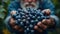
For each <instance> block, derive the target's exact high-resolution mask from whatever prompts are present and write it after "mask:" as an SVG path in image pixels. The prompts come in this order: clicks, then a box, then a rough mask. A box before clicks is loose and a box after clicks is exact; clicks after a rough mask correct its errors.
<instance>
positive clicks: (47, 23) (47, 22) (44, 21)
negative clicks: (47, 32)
mask: <svg viewBox="0 0 60 34" xmlns="http://www.w3.org/2000/svg"><path fill="white" fill-rule="evenodd" d="M42 23H43V24H44V25H49V24H50V23H51V20H50V19H43V20H42Z"/></svg>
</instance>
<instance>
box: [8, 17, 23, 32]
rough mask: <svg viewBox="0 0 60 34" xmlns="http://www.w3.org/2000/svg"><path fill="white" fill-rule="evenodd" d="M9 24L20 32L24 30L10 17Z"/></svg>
mask: <svg viewBox="0 0 60 34" xmlns="http://www.w3.org/2000/svg"><path fill="white" fill-rule="evenodd" d="M9 24H10V25H11V27H12V28H13V29H15V30H17V31H19V32H22V31H23V29H22V28H21V27H20V26H18V25H16V23H15V20H14V19H13V18H10V22H9Z"/></svg>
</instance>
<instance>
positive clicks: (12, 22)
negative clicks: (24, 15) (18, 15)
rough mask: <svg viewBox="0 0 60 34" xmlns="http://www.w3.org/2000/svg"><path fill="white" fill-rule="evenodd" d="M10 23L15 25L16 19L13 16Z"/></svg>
mask: <svg viewBox="0 0 60 34" xmlns="http://www.w3.org/2000/svg"><path fill="white" fill-rule="evenodd" d="M9 24H10V25H11V26H14V25H15V20H14V19H13V18H11V19H10V22H9Z"/></svg>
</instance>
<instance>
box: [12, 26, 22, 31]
mask: <svg viewBox="0 0 60 34" xmlns="http://www.w3.org/2000/svg"><path fill="white" fill-rule="evenodd" d="M12 28H13V29H15V30H18V31H23V29H22V28H21V27H20V26H18V25H15V26H14V27H12Z"/></svg>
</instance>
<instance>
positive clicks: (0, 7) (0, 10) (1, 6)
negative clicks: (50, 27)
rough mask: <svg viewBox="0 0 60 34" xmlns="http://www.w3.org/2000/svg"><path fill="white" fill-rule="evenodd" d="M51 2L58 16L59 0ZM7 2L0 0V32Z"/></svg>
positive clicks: (8, 0)
mask: <svg viewBox="0 0 60 34" xmlns="http://www.w3.org/2000/svg"><path fill="white" fill-rule="evenodd" d="M52 2H53V3H54V5H55V9H56V10H55V12H56V15H57V16H58V17H59V18H60V0H52ZM9 3H10V0H0V34H2V30H3V29H4V28H5V26H4V22H3V21H4V20H5V18H6V16H7V14H8V11H7V7H8V5H9ZM49 33H50V32H49ZM55 34H56V32H55Z"/></svg>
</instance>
